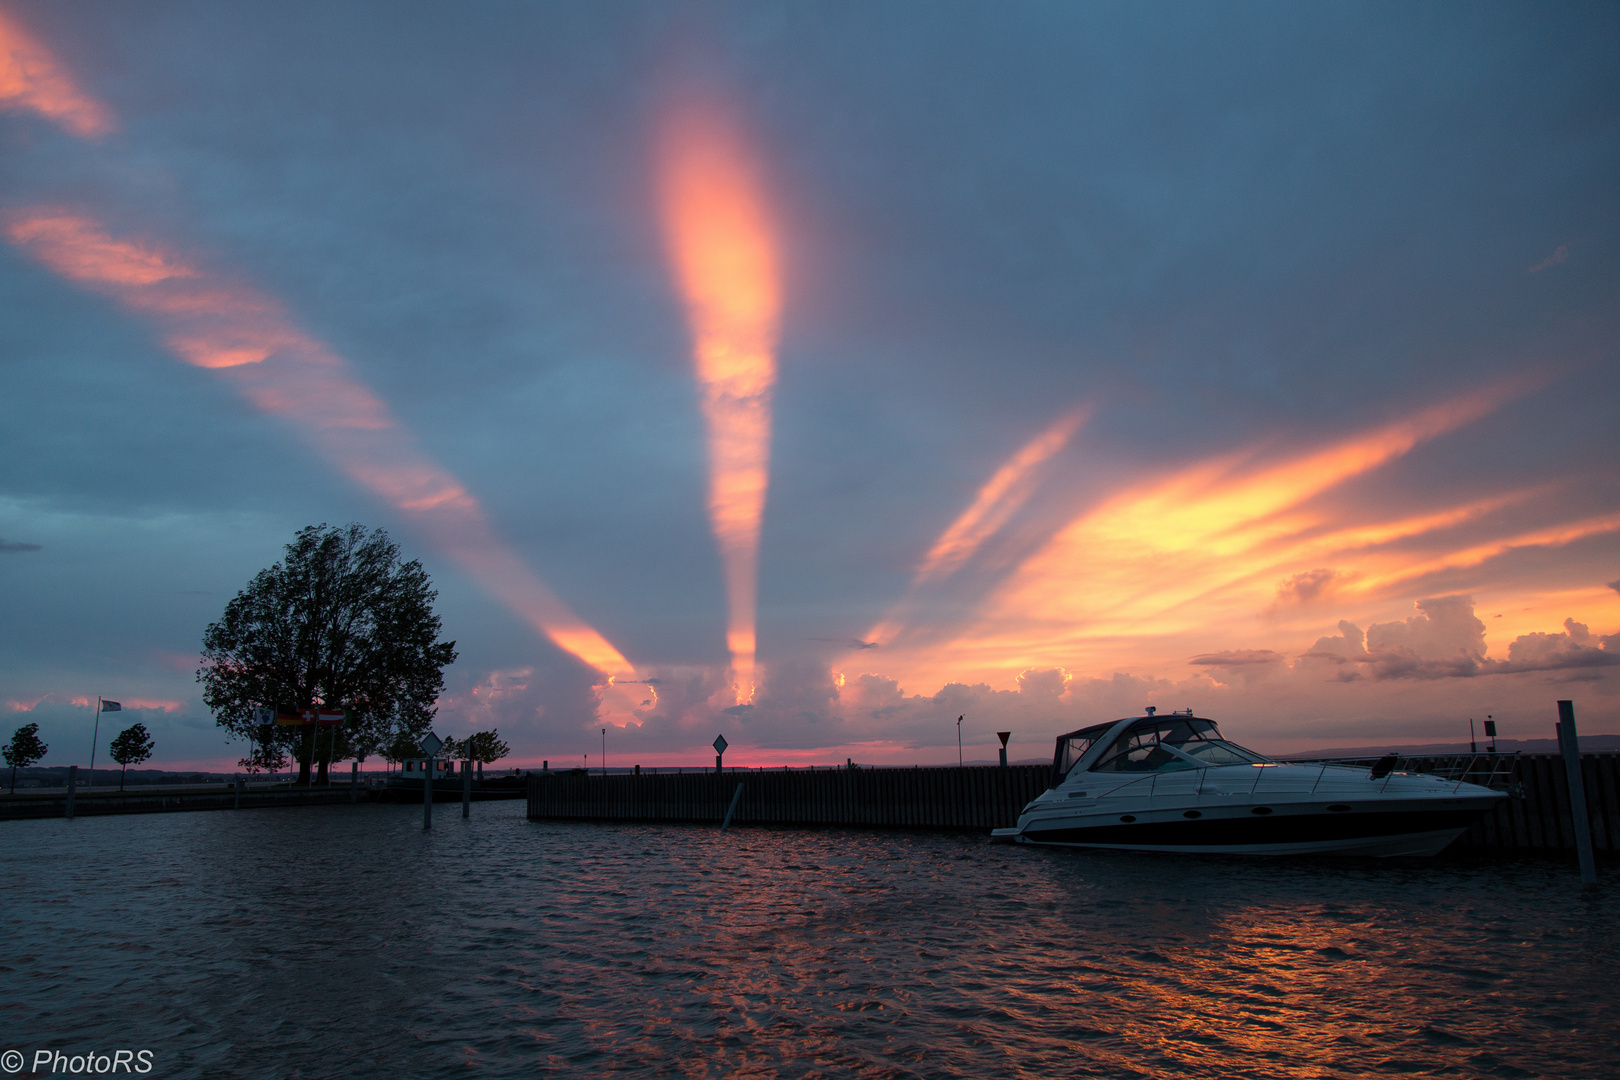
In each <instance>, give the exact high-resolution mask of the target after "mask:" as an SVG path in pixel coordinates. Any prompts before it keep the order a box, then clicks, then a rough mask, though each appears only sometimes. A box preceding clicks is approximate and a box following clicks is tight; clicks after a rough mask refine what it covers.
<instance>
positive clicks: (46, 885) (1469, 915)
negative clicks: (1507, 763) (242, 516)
mask: <svg viewBox="0 0 1620 1080" xmlns="http://www.w3.org/2000/svg"><path fill="white" fill-rule="evenodd" d="M459 809H460V807H459V806H456V807H448V806H444V805H441V806H440V807H438V808H437V812H436V814H435V828H434V831H433V832H432V833H431V834H428V835H425V836H424V834H423V833H422V831H421V811H420V808H417V807H410V806H381V805H378V806H358V807H346V806H345V807H307V808H297V809H286V810H252V811H241V812H234V813H233V812H214V813H188V814H172V815H141V816H129V817H117V818H80V819H79V820H77V821H60V820H51V821H19V822H7V823H4V824H0V839H3V844H4V851H3V853H0V874H3V875H4V876H3V878H0V880H3V881H4V882H5V893H4V901H3V912H0V1050H4V1049H13V1048H15V1049H20V1050H22V1051H24V1052H25V1053H26V1054H27V1060H28V1062H29V1063H32V1061H33V1060H34V1059H33V1054H34V1052H35V1051H36V1050H37V1049H55V1050H60V1051H62V1052H63V1053H64V1054H65V1055H71V1054H83V1053H85V1052H86V1051H90V1050H95V1051H97V1052H98V1053H100V1054H104V1055H110V1054H111V1053H112V1052H113V1051H114V1050H115V1049H119V1048H125V1049H132V1050H140V1049H147V1050H150V1051H152V1054H153V1061H154V1063H155V1068H154V1069H153V1070H152V1072H151V1073H150V1074H148V1075H150V1076H154V1077H209V1078H216V1077H323V1078H324V1077H335V1076H369V1075H380V1074H387V1075H399V1076H411V1077H434V1076H447V1077H448V1076H457V1077H507V1076H511V1077H533V1076H536V1075H563V1076H568V1075H574V1076H584V1075H593V1076H594V1075H599V1074H605V1073H606V1074H611V1073H622V1074H627V1075H634V1076H641V1075H646V1076H691V1077H722V1076H725V1077H731V1076H743V1077H755V1076H757V1077H774V1076H793V1077H799V1076H828V1077H833V1076H838V1077H842V1076H862V1077H909V1076H924V1077H975V1078H977V1077H992V1076H1030V1077H1059V1076H1062V1077H1068V1076H1104V1077H1205V1076H1208V1077H1230V1076H1235V1075H1242V1076H1246V1077H1302V1076H1304V1077H1341V1076H1361V1075H1367V1074H1374V1073H1376V1074H1388V1073H1409V1074H1423V1075H1426V1074H1445V1075H1451V1076H1463V1077H1479V1076H1506V1077H1522V1076H1556V1077H1588V1076H1590V1077H1599V1076H1613V1075H1614V1069H1615V1065H1614V1061H1613V1054H1614V1052H1615V1044H1616V1033H1617V1031H1620V1024H1617V1020H1620V1007H1617V1002H1620V994H1616V993H1615V991H1614V979H1615V976H1616V971H1617V967H1616V960H1617V959H1620V947H1617V943H1620V928H1617V927H1616V924H1615V920H1614V918H1613V917H1612V914H1609V913H1608V912H1606V911H1605V906H1606V905H1605V904H1604V902H1603V901H1601V900H1598V899H1595V898H1586V899H1583V898H1581V897H1580V896H1579V895H1578V893H1577V890H1576V889H1575V888H1574V885H1575V883H1576V880H1577V878H1576V873H1575V870H1574V867H1573V866H1572V865H1564V864H1563V863H1561V862H1557V861H1552V860H1539V859H1537V860H1515V861H1505V862H1502V861H1498V862H1467V861H1450V860H1440V861H1422V862H1410V863H1380V862H1343V861H1328V860H1323V861H1265V860H1254V859H1217V858H1200V857H1194V858H1184V857H1170V856H1148V855H1140V856H1137V855H1112V854H1109V855H1104V854H1094V855H1093V854H1082V853H1076V852H1067V851H1043V850H1039V849H1031V848H1011V847H1001V846H993V845H990V844H988V843H986V842H985V841H984V840H983V839H981V838H978V837H966V836H953V835H927V834H919V835H908V834H904V833H875V832H855V831H851V832H838V831H827V832H812V831H802V832H801V831H787V830H783V831H775V830H765V829H734V830H731V831H730V832H727V833H725V834H721V833H720V832H719V831H718V830H717V829H714V828H694V827H663V826H601V825H559V824H549V823H537V822H528V821H525V820H524V818H523V807H522V804H521V803H518V802H508V803H485V804H481V805H477V806H475V807H474V808H473V814H474V816H473V819H472V820H471V821H470V822H463V821H462V820H461V818H460V816H459V813H458V812H459ZM1601 869H1602V872H1603V879H1602V880H1603V891H1602V893H1601V895H1602V896H1603V897H1606V898H1610V899H1611V904H1610V905H1608V911H1609V912H1612V897H1613V896H1614V895H1615V888H1616V886H1617V885H1620V873H1616V869H1617V868H1616V867H1614V866H1604V867H1602V868H1601ZM66 1067H67V1064H64V1065H63V1068H64V1069H65V1068H66ZM24 1075H26V1073H25V1074H24Z"/></svg>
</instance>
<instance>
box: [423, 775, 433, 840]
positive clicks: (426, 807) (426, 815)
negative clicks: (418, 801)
mask: <svg viewBox="0 0 1620 1080" xmlns="http://www.w3.org/2000/svg"><path fill="white" fill-rule="evenodd" d="M431 828H433V759H432V758H428V759H427V772H425V773H423V774H422V831H423V832H426V831H427V830H429V829H431Z"/></svg>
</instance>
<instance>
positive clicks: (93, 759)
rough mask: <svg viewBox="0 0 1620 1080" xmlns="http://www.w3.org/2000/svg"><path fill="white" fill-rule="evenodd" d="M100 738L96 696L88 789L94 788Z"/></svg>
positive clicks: (91, 734)
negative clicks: (97, 747)
mask: <svg viewBox="0 0 1620 1080" xmlns="http://www.w3.org/2000/svg"><path fill="white" fill-rule="evenodd" d="M99 738H101V695H99V694H98V695H96V726H95V730H93V731H92V732H91V733H90V779H89V781H87V783H88V784H89V786H90V787H95V786H96V740H97V739H99Z"/></svg>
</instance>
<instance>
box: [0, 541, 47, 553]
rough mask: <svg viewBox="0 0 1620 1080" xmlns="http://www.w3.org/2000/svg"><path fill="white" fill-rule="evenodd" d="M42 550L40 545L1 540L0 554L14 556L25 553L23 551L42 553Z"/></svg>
mask: <svg viewBox="0 0 1620 1080" xmlns="http://www.w3.org/2000/svg"><path fill="white" fill-rule="evenodd" d="M41 550H43V549H42V548H41V547H40V546H39V545H38V544H28V543H24V542H22V541H20V540H3V539H0V552H4V553H12V554H14V553H17V552H23V551H41Z"/></svg>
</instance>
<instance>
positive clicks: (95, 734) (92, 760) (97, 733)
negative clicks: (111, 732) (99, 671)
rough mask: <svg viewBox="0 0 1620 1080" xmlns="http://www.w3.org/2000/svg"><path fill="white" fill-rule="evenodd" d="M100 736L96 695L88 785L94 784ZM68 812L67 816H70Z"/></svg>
mask: <svg viewBox="0 0 1620 1080" xmlns="http://www.w3.org/2000/svg"><path fill="white" fill-rule="evenodd" d="M99 738H101V696H100V695H99V694H98V695H97V696H96V726H95V730H93V731H92V732H91V733H90V786H91V787H95V786H96V740H97V739H99ZM72 816H73V815H72V814H69V815H68V817H72Z"/></svg>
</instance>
